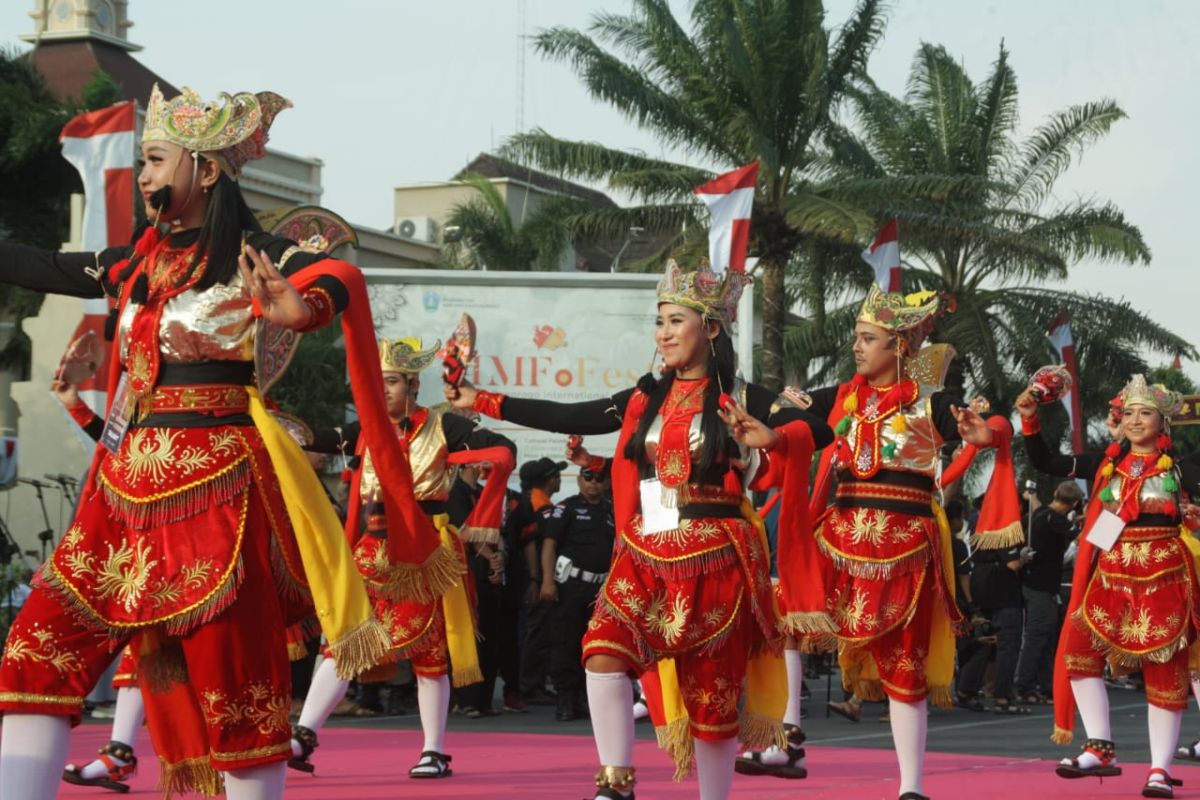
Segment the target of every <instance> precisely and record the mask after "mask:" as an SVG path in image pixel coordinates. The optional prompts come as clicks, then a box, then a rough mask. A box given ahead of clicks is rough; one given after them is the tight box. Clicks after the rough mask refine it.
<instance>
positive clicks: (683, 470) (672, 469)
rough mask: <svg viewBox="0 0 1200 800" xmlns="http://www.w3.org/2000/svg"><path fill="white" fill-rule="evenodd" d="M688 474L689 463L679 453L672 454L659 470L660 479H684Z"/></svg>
mask: <svg viewBox="0 0 1200 800" xmlns="http://www.w3.org/2000/svg"><path fill="white" fill-rule="evenodd" d="M687 474H688V470H687V462H685V461H684V460H683V456H681V455H680V454H679V453H671V454H670V455H668V456H667V458H666V461H665V463H663V465H662V468H661V469H660V470H659V474H658V477H660V478H671V479H673V478H682V477H684V476H685V475H687Z"/></svg>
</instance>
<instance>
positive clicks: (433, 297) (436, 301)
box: [421, 292, 442, 314]
mask: <svg viewBox="0 0 1200 800" xmlns="http://www.w3.org/2000/svg"><path fill="white" fill-rule="evenodd" d="M421 305H422V306H423V307H424V308H425V311H426V312H428V313H430V314H432V313H433V312H435V311H437V310H438V308H439V307H440V306H441V305H442V295H441V294H440V293H438V292H425V294H423V295H421Z"/></svg>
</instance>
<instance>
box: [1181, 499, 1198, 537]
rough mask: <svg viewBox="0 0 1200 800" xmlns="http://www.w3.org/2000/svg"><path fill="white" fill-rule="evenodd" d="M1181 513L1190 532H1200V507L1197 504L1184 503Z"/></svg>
mask: <svg viewBox="0 0 1200 800" xmlns="http://www.w3.org/2000/svg"><path fill="white" fill-rule="evenodd" d="M1179 513H1180V514H1181V515H1182V516H1183V524H1184V525H1187V526H1188V528H1189V529H1190V530H1193V531H1200V506H1198V505H1196V504H1195V503H1183V504H1182V505H1181V506H1180V507H1179Z"/></svg>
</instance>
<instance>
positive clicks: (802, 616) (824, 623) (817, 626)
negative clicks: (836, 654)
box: [779, 611, 838, 653]
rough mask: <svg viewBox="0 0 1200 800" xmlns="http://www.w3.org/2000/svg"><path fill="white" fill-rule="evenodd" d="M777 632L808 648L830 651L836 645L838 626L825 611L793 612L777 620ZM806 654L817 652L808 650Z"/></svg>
mask: <svg viewBox="0 0 1200 800" xmlns="http://www.w3.org/2000/svg"><path fill="white" fill-rule="evenodd" d="M779 630H780V631H782V632H783V633H786V634H788V635H789V636H794V637H796V638H797V639H800V640H802V641H801V643H802V644H804V645H807V646H808V647H809V648H816V647H822V648H824V649H832V647H833V646H834V645H836V644H837V635H838V626H837V623H836V622H834V621H833V618H832V617H830V616H829V614H828V613H827V612H825V611H793V612H791V613H789V614H784V615H783V617H782V618H780V620H779ZM806 652H809V653H812V652H817V651H816V650H815V649H809V650H807V651H806Z"/></svg>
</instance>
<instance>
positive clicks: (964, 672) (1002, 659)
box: [958, 608, 1023, 700]
mask: <svg viewBox="0 0 1200 800" xmlns="http://www.w3.org/2000/svg"><path fill="white" fill-rule="evenodd" d="M983 615H984V616H985V617H987V619H988V622H989V623H991V631H992V633H993V634H995V636H996V644H995V645H994V646H992V647H983V648H980V649H979V650H977V651H976V652H974V653H973V654H972V655H971V657H970V660H969V661H967V662H966V663H965V664H963V665H962V668H961V669H960V670H959V676H958V691H959V692H961V693H962V694H966V695H970V696H974V695H975V694H977V693H978V692H979V690H980V688H982V687H983V675H984V673H985V672H986V671H987V665H988V664H989V663H990V662H991V660H992V656H993V655H994V656H995V659H996V670H995V682H994V684H993V685H992V697H994V698H996V699H998V700H1012V699H1013V677H1014V675H1015V674H1016V671H1017V658H1018V656H1019V655H1020V652H1021V622H1022V617H1023V614H1022V612H1021V609H1019V608H993V609H985V610H984V611H983Z"/></svg>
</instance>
